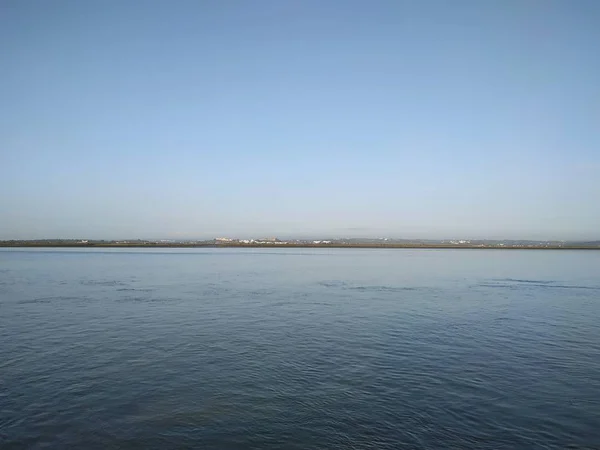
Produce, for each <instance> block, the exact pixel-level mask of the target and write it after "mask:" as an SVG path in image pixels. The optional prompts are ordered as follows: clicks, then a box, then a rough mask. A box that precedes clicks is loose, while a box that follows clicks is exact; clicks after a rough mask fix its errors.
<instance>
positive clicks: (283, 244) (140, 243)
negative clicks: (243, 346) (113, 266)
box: [0, 239, 600, 250]
mask: <svg viewBox="0 0 600 450" xmlns="http://www.w3.org/2000/svg"><path fill="white" fill-rule="evenodd" d="M0 247H5V248H6V247H14V248H17V247H41V248H48V247H59V248H387V249H403V248H404V249H494V250H600V241H591V242H555V241H553V242H530V241H489V242H488V241H484V242H482V241H474V242H471V241H468V242H467V241H462V242H460V241H459V242H454V241H450V242H445V241H438V242H436V241H427V242H423V241H402V242H398V241H392V242H389V241H387V240H386V241H382V240H374V241H373V240H371V241H360V240H354V241H344V240H329V241H279V240H263V241H261V240H258V241H254V240H252V241H247V242H242V241H239V240H227V241H222V240H210V241H169V242H165V241H146V240H132V241H102V240H100V241H90V240H60V239H57V240H54V239H47V240H11V241H0Z"/></svg>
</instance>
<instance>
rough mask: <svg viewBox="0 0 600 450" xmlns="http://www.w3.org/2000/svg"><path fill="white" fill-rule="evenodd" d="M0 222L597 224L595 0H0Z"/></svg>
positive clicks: (22, 232) (503, 228)
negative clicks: (0, 0)
mask: <svg viewBox="0 0 600 450" xmlns="http://www.w3.org/2000/svg"><path fill="white" fill-rule="evenodd" d="M0 73H1V79H2V82H1V83H0V239H19V238H42V237H49V238H50V237H65V238H66V237H74V238H107V239H113V238H133V237H139V238H201V237H213V236H217V235H224V236H231V235H236V236H240V237H245V236H262V235H280V236H289V235H298V236H300V235H320V236H386V237H388V236H389V237H398V238H401V237H409V238H410V237H423V238H446V237H472V238H486V237H487V238H540V239H550V238H556V239H600V1H597V0H575V1H567V0H564V1H553V0H544V1H542V0H504V1H476V0H472V1H461V0H457V1H445V0H437V1H433V0H425V1H403V0H375V1H366V0H362V1H355V0H344V1H341V0H340V1H333V0H332V1H316V0H306V1H296V0H289V1H287V0H283V1H281V0H257V1H243V0H225V1H220V0H207V1H195V0H190V1H188V0H176V1H166V0H165V1H162V0H161V1H158V0H149V1H131V0H118V1H117V0H106V1H97V0H92V1H77V0H73V1H63V0H51V1H38V0H4V1H2V2H1V3H0Z"/></svg>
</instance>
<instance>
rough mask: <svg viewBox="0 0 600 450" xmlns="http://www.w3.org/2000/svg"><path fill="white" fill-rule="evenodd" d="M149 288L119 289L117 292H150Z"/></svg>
mask: <svg viewBox="0 0 600 450" xmlns="http://www.w3.org/2000/svg"><path fill="white" fill-rule="evenodd" d="M153 290H154V289H151V288H119V289H117V292H126V291H135V292H152V291H153Z"/></svg>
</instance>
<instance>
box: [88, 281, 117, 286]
mask: <svg viewBox="0 0 600 450" xmlns="http://www.w3.org/2000/svg"><path fill="white" fill-rule="evenodd" d="M80 283H81V284H83V285H84V286H127V284H126V283H123V282H122V281H117V280H106V281H100V280H84V281H81V282H80Z"/></svg>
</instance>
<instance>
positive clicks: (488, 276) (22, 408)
mask: <svg viewBox="0 0 600 450" xmlns="http://www.w3.org/2000/svg"><path fill="white" fill-rule="evenodd" d="M0 447H1V448H2V449H11V448H34V449H36V448H40V449H41V448H86V449H94V448H98V449H101V448H102V449H110V448H115V449H116V448H123V449H127V448H156V449H159V448H160V449H170V448H222V449H229V448H231V449H235V448H239V449H250V448H256V449H259V448H260V449H268V448H277V449H283V448H290V449H293V448H297V449H312V448H315V449H316V448H326V449H348V448H352V449H397V448H415V449H419V448H420V449H443V448H448V449H450V448H453V449H514V448H523V449H554V448H556V449H563V448H590V449H592V448H593V449H598V448H600V252H596V251H505V250H500V251H493V250H492V251H487V250H366V249H356V250H354V249H339V250H325V249H306V250H301V249H293V250H292V249H273V250H269V249H254V250H252V249H240V250H236V249H209V250H204V249H202V250H201V249H191V250H178V249H168V250H155V251H149V250H129V249H128V250H121V249H106V250H82V249H74V250H73V249H72V250H69V249H12V250H8V249H4V250H0Z"/></svg>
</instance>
